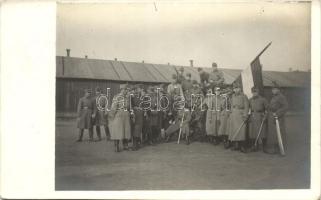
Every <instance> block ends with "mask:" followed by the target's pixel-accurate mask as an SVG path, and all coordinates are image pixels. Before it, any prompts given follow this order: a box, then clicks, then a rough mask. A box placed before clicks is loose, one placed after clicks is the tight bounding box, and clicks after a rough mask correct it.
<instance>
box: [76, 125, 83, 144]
mask: <svg viewBox="0 0 321 200" xmlns="http://www.w3.org/2000/svg"><path fill="white" fill-rule="evenodd" d="M83 135H84V129H82V128H80V129H79V137H78V140H77V142H81V141H82V137H83Z"/></svg>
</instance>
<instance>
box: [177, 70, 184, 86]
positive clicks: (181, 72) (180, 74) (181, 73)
mask: <svg viewBox="0 0 321 200" xmlns="http://www.w3.org/2000/svg"><path fill="white" fill-rule="evenodd" d="M184 81H185V77H184V68H183V67H180V68H179V70H178V74H177V82H178V83H179V84H182V83H183V82H184Z"/></svg>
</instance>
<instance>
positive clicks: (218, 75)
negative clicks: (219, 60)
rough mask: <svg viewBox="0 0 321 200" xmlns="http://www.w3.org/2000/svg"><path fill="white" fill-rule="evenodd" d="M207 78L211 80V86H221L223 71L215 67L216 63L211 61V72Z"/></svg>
mask: <svg viewBox="0 0 321 200" xmlns="http://www.w3.org/2000/svg"><path fill="white" fill-rule="evenodd" d="M209 80H211V81H212V84H211V88H212V89H213V88H215V87H222V86H223V83H224V75H223V72H221V71H219V70H218V69H217V64H216V63H215V62H213V63H212V72H211V73H210V74H209Z"/></svg>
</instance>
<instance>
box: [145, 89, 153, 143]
mask: <svg viewBox="0 0 321 200" xmlns="http://www.w3.org/2000/svg"><path fill="white" fill-rule="evenodd" d="M153 93H154V92H153V86H149V87H148V88H147V91H146V93H145V92H144V93H143V95H144V96H146V97H147V96H148V97H150V100H151V107H150V108H149V109H145V110H144V111H143V113H144V114H143V135H144V142H145V143H147V144H150V145H152V144H154V143H153V132H152V126H151V121H152V120H154V119H153V116H151V109H152V108H153V107H154V105H153V104H155V99H154V97H153V96H154V94H153ZM146 100H147V98H146V99H144V101H146Z"/></svg>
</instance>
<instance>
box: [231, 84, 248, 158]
mask: <svg viewBox="0 0 321 200" xmlns="http://www.w3.org/2000/svg"><path fill="white" fill-rule="evenodd" d="M231 107H232V113H231V114H230V126H231V127H230V134H229V140H230V141H231V142H232V143H233V148H232V150H241V151H242V152H246V150H245V139H246V123H245V122H246V120H247V119H248V113H249V100H248V98H247V96H246V95H245V94H244V93H243V92H242V91H241V88H240V85H238V84H234V94H233V95H232V100H231ZM243 123H244V124H243ZM242 124H243V126H242ZM240 127H241V128H240Z"/></svg>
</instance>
